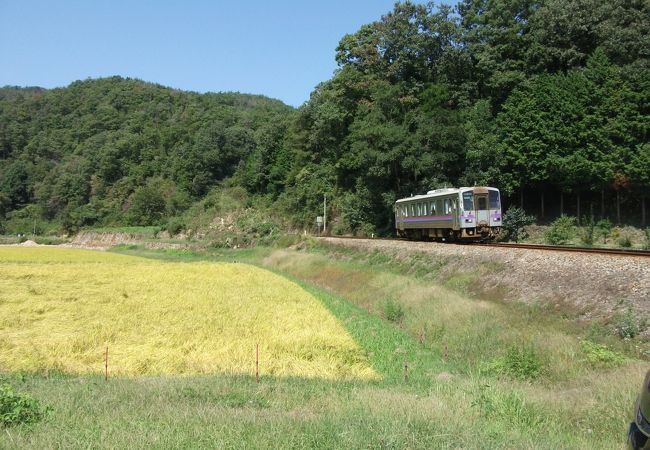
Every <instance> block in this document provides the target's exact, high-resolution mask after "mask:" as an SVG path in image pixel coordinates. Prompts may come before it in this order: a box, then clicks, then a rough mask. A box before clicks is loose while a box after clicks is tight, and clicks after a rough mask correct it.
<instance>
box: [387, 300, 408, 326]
mask: <svg viewBox="0 0 650 450" xmlns="http://www.w3.org/2000/svg"><path fill="white" fill-rule="evenodd" d="M384 317H386V320H388V321H389V322H393V323H401V322H402V319H403V318H404V309H403V308H402V305H400V304H399V303H397V302H396V301H394V300H393V299H390V298H389V299H388V300H386V303H385V304H384Z"/></svg>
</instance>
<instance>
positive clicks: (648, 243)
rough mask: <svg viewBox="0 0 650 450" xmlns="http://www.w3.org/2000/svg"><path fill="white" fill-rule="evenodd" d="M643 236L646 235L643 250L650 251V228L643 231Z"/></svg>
mask: <svg viewBox="0 0 650 450" xmlns="http://www.w3.org/2000/svg"><path fill="white" fill-rule="evenodd" d="M643 234H644V235H645V236H644V237H645V239H644V241H643V249H644V250H650V228H646V229H645V230H643Z"/></svg>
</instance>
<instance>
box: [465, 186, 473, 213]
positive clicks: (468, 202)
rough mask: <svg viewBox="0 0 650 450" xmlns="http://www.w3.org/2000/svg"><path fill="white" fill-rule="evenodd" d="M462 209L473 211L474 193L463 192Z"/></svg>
mask: <svg viewBox="0 0 650 450" xmlns="http://www.w3.org/2000/svg"><path fill="white" fill-rule="evenodd" d="M463 209H464V210H465V211H472V210H473V209H474V193H473V192H472V191H467V192H463Z"/></svg>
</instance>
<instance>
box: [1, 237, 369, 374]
mask: <svg viewBox="0 0 650 450" xmlns="http://www.w3.org/2000/svg"><path fill="white" fill-rule="evenodd" d="M257 343H259V347H260V374H261V375H269V374H271V375H276V376H302V377H322V378H341V377H344V378H348V377H359V378H374V377H377V374H376V372H375V371H374V370H373V369H372V368H371V367H370V365H369V364H368V362H367V359H366V357H365V355H364V352H363V350H362V349H361V348H360V347H359V346H358V345H357V344H356V343H355V342H354V340H353V339H352V338H351V337H350V335H349V334H348V332H347V331H346V330H345V328H344V327H343V326H342V325H341V324H340V323H339V322H338V321H337V320H336V318H335V317H334V316H332V315H331V314H330V313H329V311H328V310H327V309H326V308H325V307H324V306H322V305H321V303H320V302H319V301H318V300H317V299H316V298H314V297H313V296H312V295H311V294H309V293H308V292H306V291H305V290H303V289H302V288H300V287H299V286H298V285H296V284H294V283H292V282H290V281H289V280H286V279H285V278H283V277H280V276H278V275H275V274H273V273H271V272H268V271H265V270H262V269H259V268H256V267H253V266H250V265H246V264H226V263H207V262H201V263H169V262H162V261H154V260H149V259H144V258H136V257H131V256H124V255H116V254H112V253H101V252H92V251H84V250H76V249H63V248H43V247H36V248H30V247H0V370H51V369H56V370H61V371H64V372H72V373H93V372H95V373H101V372H102V371H103V370H104V351H105V348H106V346H108V348H109V373H110V374H113V375H115V374H120V375H139V374H191V373H245V374H253V373H254V370H255V346H256V344H257Z"/></svg>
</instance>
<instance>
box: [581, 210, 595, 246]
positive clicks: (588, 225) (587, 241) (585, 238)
mask: <svg viewBox="0 0 650 450" xmlns="http://www.w3.org/2000/svg"><path fill="white" fill-rule="evenodd" d="M583 222H584V223H585V226H584V227H583V228H582V230H581V233H580V241H581V242H582V243H583V244H584V245H586V246H588V247H591V246H592V245H594V235H595V233H596V224H595V223H594V218H593V217H590V218H588V219H587V218H584V219H583Z"/></svg>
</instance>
